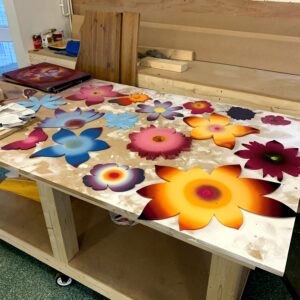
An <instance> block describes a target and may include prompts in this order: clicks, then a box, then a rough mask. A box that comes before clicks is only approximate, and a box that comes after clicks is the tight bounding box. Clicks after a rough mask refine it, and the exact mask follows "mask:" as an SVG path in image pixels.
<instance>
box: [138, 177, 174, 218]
mask: <svg viewBox="0 0 300 300" xmlns="http://www.w3.org/2000/svg"><path fill="white" fill-rule="evenodd" d="M164 190H165V183H158V184H152V185H149V186H146V187H144V188H142V189H140V190H138V191H137V193H138V194H139V195H141V196H142V197H145V198H150V199H152V200H151V201H150V202H149V203H148V204H147V205H146V206H145V208H144V210H143V212H142V213H141V215H140V216H139V219H140V220H161V219H166V218H170V217H174V216H176V215H177V214H178V213H179V211H178V209H177V208H176V207H175V206H173V205H172V202H171V201H168V199H162V195H163V194H164Z"/></svg>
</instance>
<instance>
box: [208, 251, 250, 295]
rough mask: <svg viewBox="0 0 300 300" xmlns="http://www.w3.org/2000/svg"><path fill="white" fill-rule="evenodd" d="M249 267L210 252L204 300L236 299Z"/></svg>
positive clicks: (241, 289)
mask: <svg viewBox="0 0 300 300" xmlns="http://www.w3.org/2000/svg"><path fill="white" fill-rule="evenodd" d="M249 271H250V269H248V268H246V267H244V266H241V265H239V264H237V263H234V262H232V261H229V260H227V259H225V258H222V257H220V256H218V255H215V254H212V258H211V264H210V273H209V280H208V287H207V294H206V300H221V299H222V300H237V299H240V297H241V296H242V293H243V290H244V287H245V285H246V282H247V278H248V275H249Z"/></svg>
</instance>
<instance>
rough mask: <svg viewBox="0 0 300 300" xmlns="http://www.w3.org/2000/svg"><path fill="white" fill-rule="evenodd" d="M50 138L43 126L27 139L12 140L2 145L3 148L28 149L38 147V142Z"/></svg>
mask: <svg viewBox="0 0 300 300" xmlns="http://www.w3.org/2000/svg"><path fill="white" fill-rule="evenodd" d="M47 139H48V135H47V134H46V133H45V132H44V131H43V129H42V128H36V129H35V130H33V131H32V132H31V133H30V134H29V135H28V137H27V138H26V139H25V140H20V141H16V142H12V143H10V144H7V145H5V146H3V147H2V149H3V150H28V149H31V148H34V147H36V145H37V143H39V142H44V141H46V140H47Z"/></svg>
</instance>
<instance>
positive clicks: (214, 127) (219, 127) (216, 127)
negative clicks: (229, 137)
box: [208, 124, 224, 132]
mask: <svg viewBox="0 0 300 300" xmlns="http://www.w3.org/2000/svg"><path fill="white" fill-rule="evenodd" d="M208 130H209V131H210V132H222V131H224V126H222V125H218V124H213V125H209V126H208Z"/></svg>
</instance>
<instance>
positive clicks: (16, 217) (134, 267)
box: [0, 80, 300, 300]
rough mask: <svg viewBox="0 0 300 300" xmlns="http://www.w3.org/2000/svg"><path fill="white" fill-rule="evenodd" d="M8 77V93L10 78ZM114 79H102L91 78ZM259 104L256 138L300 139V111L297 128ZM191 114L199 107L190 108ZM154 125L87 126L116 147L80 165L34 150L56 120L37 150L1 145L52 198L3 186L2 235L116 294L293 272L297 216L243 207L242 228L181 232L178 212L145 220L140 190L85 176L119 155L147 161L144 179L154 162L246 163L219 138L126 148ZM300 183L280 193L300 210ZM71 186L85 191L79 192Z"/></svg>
mask: <svg viewBox="0 0 300 300" xmlns="http://www.w3.org/2000/svg"><path fill="white" fill-rule="evenodd" d="M0 84H1V87H3V89H4V92H5V88H7V87H8V84H5V83H0ZM105 84H107V83H105V82H100V81H96V80H94V81H90V82H87V83H84V84H83V85H85V86H86V85H105ZM15 88H16V89H22V87H20V86H16V87H15ZM78 90H79V86H77V87H75V88H72V89H69V90H67V91H65V92H63V93H62V96H64V97H67V96H69V95H71V94H74V93H76V92H77V91H78ZM114 90H116V91H119V92H121V93H124V94H131V93H137V92H143V93H147V94H148V95H149V96H150V97H151V98H152V99H160V100H162V101H165V100H171V101H172V102H173V103H176V104H182V103H184V102H187V101H191V100H195V99H192V98H189V97H183V96H174V95H168V94H167V95H164V94H161V93H157V92H155V91H151V90H143V89H139V88H133V87H129V86H123V85H119V84H115V85H114ZM147 104H151V103H147ZM213 105H214V107H215V110H216V111H218V112H222V113H223V114H224V112H225V111H227V109H229V107H230V106H227V105H223V104H221V103H215V102H213ZM78 106H79V107H81V108H82V109H84V110H87V108H86V107H85V105H84V102H83V101H69V102H68V104H67V105H65V106H62V107H61V109H63V110H67V111H70V110H74V109H75V108H76V107H78ZM91 108H94V109H96V110H97V111H99V112H105V111H111V112H114V113H121V112H129V113H133V112H134V111H135V106H133V105H129V106H126V107H124V106H118V105H115V104H109V103H108V102H104V103H103V104H99V105H96V106H93V107H91ZM256 113H257V117H256V118H255V119H253V120H251V121H249V123H250V124H251V126H255V127H260V129H261V134H260V135H259V137H257V136H256V137H255V140H256V141H261V142H265V141H267V140H269V139H274V135H276V138H278V139H279V140H280V141H281V142H285V143H286V144H287V145H289V146H293V147H299V146H300V142H299V138H298V136H297V133H298V132H299V127H300V121H299V120H298V119H297V118H292V117H290V119H291V120H292V121H293V125H292V126H290V127H289V133H287V132H285V129H284V128H283V129H278V128H276V129H275V128H272V127H270V126H266V125H262V124H261V121H260V118H261V117H262V116H264V115H267V114H268V113H267V112H264V111H261V110H260V111H256ZM184 114H185V115H186V116H187V115H189V111H184ZM52 116H53V111H52V110H47V109H44V108H42V109H41V110H40V112H39V113H38V117H39V118H40V119H44V118H45V117H52ZM150 124H151V123H149V122H147V121H146V117H145V116H143V114H141V115H140V118H139V122H138V123H137V125H136V127H135V128H132V129H130V130H129V131H128V130H126V131H122V130H116V129H109V128H107V127H105V121H104V119H103V118H101V119H99V120H97V121H94V122H91V123H88V124H86V125H85V127H84V129H86V128H88V127H90V128H91V127H99V126H101V127H104V132H103V134H102V136H101V139H103V140H105V141H106V142H108V143H109V144H110V145H111V148H110V149H109V150H107V151H100V152H93V153H91V154H90V156H91V158H90V160H89V161H88V162H86V163H84V164H82V165H81V166H80V167H78V168H74V167H72V166H70V165H68V164H67V163H66V162H65V160H64V157H60V158H45V157H41V158H34V159H30V158H29V156H30V155H31V154H32V153H34V152H36V151H37V150H40V149H41V148H45V147H46V146H50V145H53V144H54V143H53V141H52V139H51V136H52V135H53V134H54V133H55V132H57V130H56V129H51V128H46V129H44V130H45V132H47V134H48V135H49V138H48V140H47V141H46V142H44V143H43V144H39V145H38V147H37V149H30V150H26V151H20V150H19V151H15V150H13V151H3V150H0V164H1V165H2V166H4V167H6V168H8V169H11V170H15V171H17V172H19V174H21V175H23V176H25V177H28V178H30V179H34V180H36V181H37V183H38V187H39V191H40V197H41V204H42V205H40V204H39V203H37V202H32V201H30V200H28V199H24V198H22V197H20V196H16V195H12V194H8V193H4V192H1V195H0V238H1V239H2V240H4V241H6V242H8V243H10V244H12V245H14V246H15V247H17V248H19V249H21V250H22V251H24V252H26V253H28V254H30V255H32V256H34V257H36V258H37V259H39V260H41V261H42V262H44V263H46V264H48V265H50V266H52V267H53V268H55V269H57V270H59V271H61V272H63V273H65V274H66V275H68V276H70V277H72V278H74V279H75V280H77V281H79V282H81V283H83V284H85V285H86V286H88V287H90V288H92V289H94V290H95V291H97V292H99V293H101V294H103V295H104V296H106V297H108V298H111V299H149V300H150V299H205V298H206V299H209V300H215V299H226V300H227V299H238V298H239V296H240V295H241V293H242V291H243V288H244V285H245V283H246V279H247V275H248V272H249V270H250V269H254V268H255V267H260V268H263V269H265V270H267V271H270V272H272V273H275V274H278V275H283V273H284V269H285V264H286V260H287V256H288V249H289V244H290V240H291V235H292V231H293V226H294V219H295V218H288V219H273V218H268V217H262V216H258V215H255V214H252V213H248V212H245V211H243V215H244V218H245V223H244V224H243V227H242V228H240V229H239V230H236V229H232V228H228V227H225V226H223V225H221V224H220V223H218V222H216V221H215V220H214V222H211V224H209V225H208V226H207V227H205V228H203V229H201V230H183V231H180V230H179V229H178V225H177V222H176V219H174V218H171V219H166V220H161V221H143V220H139V219H137V218H138V216H139V215H140V213H141V211H142V209H143V207H144V206H145V204H146V203H147V200H146V199H144V198H142V197H140V196H138V195H137V194H136V193H135V189H133V190H131V191H128V192H125V193H113V192H111V191H108V190H107V191H104V192H97V191H94V190H92V189H90V188H88V187H86V186H84V185H83V183H82V177H83V176H84V175H86V174H88V173H89V170H90V169H91V168H92V166H94V165H95V164H99V163H107V162H109V161H114V162H117V163H118V164H121V165H122V164H123V165H130V166H136V167H137V166H138V167H142V168H144V169H147V172H146V180H145V182H144V183H143V184H142V185H141V186H139V188H140V187H142V186H146V185H147V184H149V183H153V182H160V180H158V179H157V177H155V174H154V172H153V166H154V164H160V165H169V166H176V167H178V168H181V169H186V170H187V169H189V168H191V167H193V166H195V165H201V167H203V168H204V169H205V170H209V171H211V170H212V169H214V168H215V167H217V166H219V165H225V164H233V163H242V162H241V159H239V158H238V157H235V156H232V155H231V156H228V153H229V152H228V151H229V150H228V149H224V148H220V147H216V146H215V145H213V144H212V142H211V141H203V142H200V141H198V142H197V141H196V142H194V144H193V150H192V152H184V153H182V154H181V155H180V156H179V157H178V158H176V159H175V160H165V159H163V158H159V159H157V160H155V161H147V160H145V159H141V158H140V157H139V156H138V155H137V154H136V153H131V152H128V151H127V150H126V145H127V144H128V143H129V140H128V133H129V132H137V131H138V129H139V127H146V126H150ZM153 124H155V125H156V126H172V127H174V128H176V130H178V131H181V132H183V133H186V134H188V133H189V132H190V128H188V126H186V125H185V124H184V123H183V122H182V120H181V119H176V120H175V121H172V122H171V123H170V121H167V120H161V119H160V120H158V121H156V122H154V123H153ZM33 128H34V125H32V126H30V127H28V128H26V129H22V130H20V131H19V132H17V133H15V134H13V135H11V136H9V137H7V138H5V139H4V140H2V141H0V146H3V145H5V144H7V143H10V142H12V141H15V140H19V139H23V138H25V137H26V136H27V135H28V133H29V132H31V131H32V130H33ZM82 130H83V129H78V130H75V132H77V133H78V132H81V131H82ZM251 140H253V137H252V136H251V135H249V136H246V137H243V138H241V140H238V142H237V146H236V149H238V148H240V147H241V144H242V143H246V142H249V141H251ZM246 175H247V176H250V177H252V178H260V177H261V174H260V171H246V170H243V177H245V176H246ZM268 179H269V178H268ZM297 187H298V188H299V178H296V177H288V178H287V179H286V181H285V184H284V186H283V189H282V190H280V191H278V192H276V199H279V200H280V201H281V202H283V203H285V204H286V205H288V206H289V207H291V208H292V209H293V210H294V211H296V210H297V206H298V201H299V199H298V196H299V195H298V192H297V190H296V188H297ZM70 195H71V196H74V197H76V198H77V200H73V201H70V197H69V196H70ZM107 210H109V211H114V212H117V213H120V214H122V215H124V216H126V217H129V218H130V219H132V220H135V221H137V222H138V223H139V225H137V226H135V227H119V226H117V225H115V224H113V223H112V222H111V221H110V220H109V216H108V214H107V212H106V211H107ZM175 218H176V217H175ZM228 272H230V276H228Z"/></svg>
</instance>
